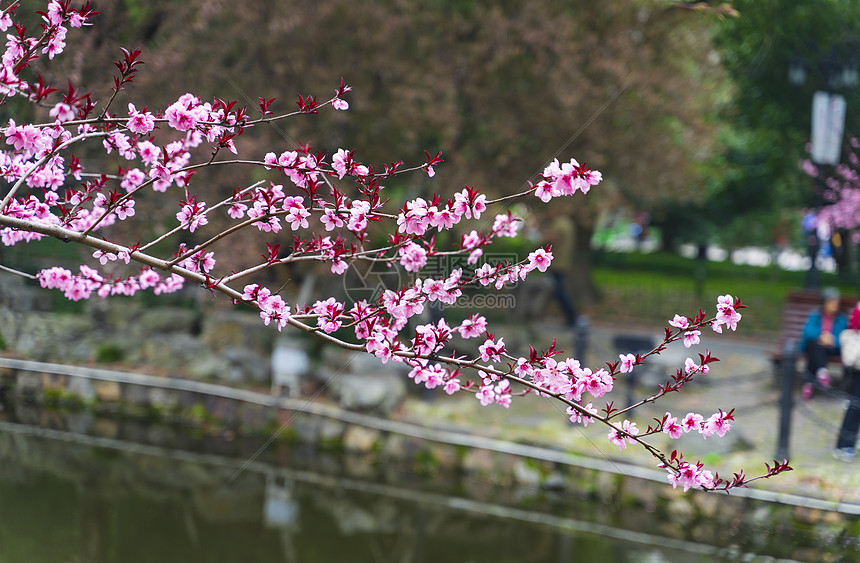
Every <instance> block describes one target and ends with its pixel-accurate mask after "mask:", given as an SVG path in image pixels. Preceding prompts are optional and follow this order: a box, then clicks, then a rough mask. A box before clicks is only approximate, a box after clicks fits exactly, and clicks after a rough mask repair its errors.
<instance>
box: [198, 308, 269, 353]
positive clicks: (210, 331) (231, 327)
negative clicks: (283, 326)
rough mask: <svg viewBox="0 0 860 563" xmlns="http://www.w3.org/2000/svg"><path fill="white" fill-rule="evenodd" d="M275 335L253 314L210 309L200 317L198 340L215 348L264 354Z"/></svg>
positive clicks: (216, 349)
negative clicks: (201, 318)
mask: <svg viewBox="0 0 860 563" xmlns="http://www.w3.org/2000/svg"><path fill="white" fill-rule="evenodd" d="M276 334H277V333H276V332H274V331H273V330H272V327H267V326H266V325H264V324H263V322H262V321H261V320H260V316H259V315H256V314H254V313H246V312H243V311H211V312H210V313H208V314H207V315H205V316H204V318H203V325H202V330H201V334H200V339H201V341H202V342H203V343H204V344H205V345H206V346H208V347H209V348H211V349H213V350H215V351H224V350H226V349H228V348H236V349H241V350H246V351H249V352H250V351H254V352H257V353H259V354H268V351H269V350H271V349H272V341H273V340H274V338H275V335H276Z"/></svg>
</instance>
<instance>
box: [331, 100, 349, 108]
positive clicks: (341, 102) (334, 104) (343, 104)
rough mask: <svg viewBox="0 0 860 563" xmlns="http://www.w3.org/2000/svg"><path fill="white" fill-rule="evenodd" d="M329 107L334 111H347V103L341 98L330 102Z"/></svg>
mask: <svg viewBox="0 0 860 563" xmlns="http://www.w3.org/2000/svg"><path fill="white" fill-rule="evenodd" d="M331 107H333V108H334V109H336V110H340V111H346V110H348V109H349V102H347V101H346V100H342V99H341V98H335V99H334V100H332V102H331Z"/></svg>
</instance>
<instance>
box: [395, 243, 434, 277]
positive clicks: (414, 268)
mask: <svg viewBox="0 0 860 563" xmlns="http://www.w3.org/2000/svg"><path fill="white" fill-rule="evenodd" d="M398 253H399V254H400V265H401V266H403V268H404V269H405V270H406V271H407V272H418V271H419V270H420V269H421V268H423V267H424V266H425V265H426V264H427V251H426V250H425V249H424V248H422V247H421V246H419V245H417V244H415V243H414V242H410V243H409V244H407V245H405V246H401V247H400V249H399V250H398Z"/></svg>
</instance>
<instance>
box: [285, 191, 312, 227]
mask: <svg viewBox="0 0 860 563" xmlns="http://www.w3.org/2000/svg"><path fill="white" fill-rule="evenodd" d="M303 202H304V198H303V197H301V196H299V197H288V198H285V199H284V204H283V207H284V211H286V212H287V215H286V216H285V217H284V220H285V221H286V222H287V223H289V224H290V228H292V229H293V230H294V231H297V230H299V228H303V229H307V228H308V219H307V218H308V217H310V216H311V213H310V211H308V210H307V209H305V206H304V203H303Z"/></svg>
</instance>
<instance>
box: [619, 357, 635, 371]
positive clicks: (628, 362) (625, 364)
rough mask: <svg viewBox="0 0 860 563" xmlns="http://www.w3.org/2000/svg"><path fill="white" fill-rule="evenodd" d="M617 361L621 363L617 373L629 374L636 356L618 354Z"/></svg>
mask: <svg viewBox="0 0 860 563" xmlns="http://www.w3.org/2000/svg"><path fill="white" fill-rule="evenodd" d="M618 359H619V360H620V362H621V364H620V366H619V371H620V372H621V373H630V372H631V371H633V365H634V364H635V363H636V356H634V355H633V354H619V355H618Z"/></svg>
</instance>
